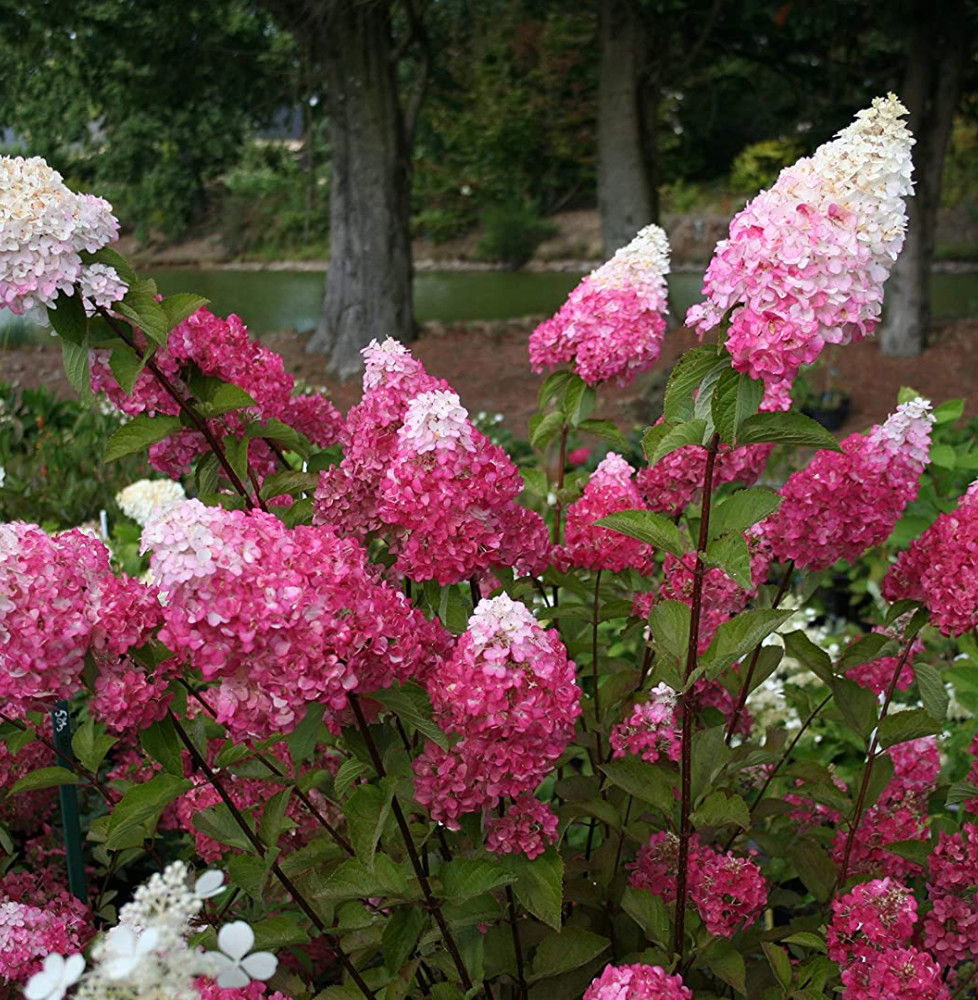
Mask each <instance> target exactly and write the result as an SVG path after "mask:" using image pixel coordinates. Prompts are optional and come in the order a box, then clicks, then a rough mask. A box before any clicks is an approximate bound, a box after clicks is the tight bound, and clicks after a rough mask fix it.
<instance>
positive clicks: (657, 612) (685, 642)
mask: <svg viewBox="0 0 978 1000" xmlns="http://www.w3.org/2000/svg"><path fill="white" fill-rule="evenodd" d="M690 617H691V612H690V608H689V605H688V604H684V603H683V602H682V601H657V602H656V603H655V604H653V605H652V610H651V612H650V613H649V628H650V629H651V632H652V644H653V647H654V649H655V654H656V658H657V663H658V665H659V666H662V665H663V664H665V665H666V666H667V667H668V666H669V665H671V666H672V667H673V668H674V670H673V672H674V674H675V675H676V676H677V678H678V676H679V675H681V673H682V669H683V664H684V663H685V662H686V656H687V653H688V651H689V629H690ZM677 682H678V681H677Z"/></svg>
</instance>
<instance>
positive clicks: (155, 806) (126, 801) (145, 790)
mask: <svg viewBox="0 0 978 1000" xmlns="http://www.w3.org/2000/svg"><path fill="white" fill-rule="evenodd" d="M192 787H193V782H192V781H190V780H189V779H187V778H178V777H176V775H173V774H167V773H165V772H162V773H160V774H156V775H154V776H153V777H152V778H150V779H149V781H145V782H143V783H142V784H139V785H133V786H132V788H130V789H129V790H128V791H127V792H126V794H125V795H123V796H122V798H121V799H120V800H119V802H117V803H116V805H115V808H114V809H113V810H112V815H111V816H110V817H109V825H108V828H107V834H106V840H105V844H106V847H108V848H109V849H110V850H112V849H114V848H117V847H121V846H123V843H124V841H125V839H126V836H127V834H129V833H130V832H132V831H135V830H139V829H141V828H142V827H144V826H146V825H149V827H150V829H151V830H152V829H155V828H156V823H157V822H158V821H159V818H160V814H161V813H162V812H163V810H164V809H165V808H166V807H167V806H168V805H169V804H170V803H171V802H172V801H173V800H174V799H175V798H177V797H178V796H180V795H182V794H183V793H184V792H186V791H188V790H189V789H190V788H192Z"/></svg>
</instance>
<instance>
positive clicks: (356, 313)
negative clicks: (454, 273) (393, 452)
mask: <svg viewBox="0 0 978 1000" xmlns="http://www.w3.org/2000/svg"><path fill="white" fill-rule="evenodd" d="M328 11H329V13H328V16H327V17H326V18H325V20H324V22H323V23H322V25H321V35H320V37H319V40H318V42H319V47H320V52H321V54H322V56H323V60H324V63H325V67H326V82H327V92H326V109H327V112H328V114H329V136H330V155H331V158H332V170H331V187H330V237H329V247H330V253H329V271H328V273H327V276H326V294H325V299H324V302H323V311H322V315H321V317H320V320H319V325H318V326H317V328H316V332H315V333H314V335H313V337H312V339H311V340H310V341H309V346H308V350H309V351H313V352H320V353H327V354H329V368H330V370H331V371H332V372H335V373H336V374H337V375H340V376H341V377H346V376H349V375H353V374H355V373H356V372H357V371H359V370H360V368H361V358H360V350H361V348H363V347H364V346H365V345H366V344H367V343H369V342H370V340H372V339H373V338H374V337H377V338H384V337H388V336H391V337H395V338H396V339H398V340H401V341H408V340H411V339H413V337H414V318H413V304H412V291H411V279H412V266H411V236H410V183H411V167H410V159H409V156H408V149H407V140H406V136H405V129H404V120H403V116H402V113H401V106H400V103H399V100H398V90H397V81H396V77H395V61H394V59H393V53H392V46H391V35H390V9H389V3H388V0H370V2H367V3H364V2H363V0H337V2H335V3H332V4H330V5H329V8H328Z"/></svg>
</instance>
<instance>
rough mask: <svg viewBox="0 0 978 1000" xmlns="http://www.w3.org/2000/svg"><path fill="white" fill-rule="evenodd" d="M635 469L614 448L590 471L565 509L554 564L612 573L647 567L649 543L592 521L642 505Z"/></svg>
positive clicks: (640, 569) (643, 569) (566, 567)
mask: <svg viewBox="0 0 978 1000" xmlns="http://www.w3.org/2000/svg"><path fill="white" fill-rule="evenodd" d="M634 475H635V470H634V469H633V468H632V467H631V465H629V463H628V462H627V461H626V460H625V459H624V458H622V457H621V455H618V454H616V453H615V452H613V451H612V452H609V453H608V454H607V455H606V456H605V458H604V459H602V461H601V464H600V465H598V467H597V468H596V469H595V470H594V472H593V473H592V474H591V478H590V479H589V480H588V483H587V485H586V486H585V487H584V492H583V493H582V494H581V496H580V497H579V498H578V499H577V500H575V501H574V503H572V504H571V505H570V507H569V508H568V509H567V523H566V527H565V530H564V544H563V545H562V546H559V547H558V548H557V549H555V550H554V564H555V565H556V566H557V567H558V568H559V569H563V570H567V569H570V568H571V567H573V566H579V567H582V568H584V569H591V570H610V571H611V572H613V573H618V572H621V570H624V569H627V568H629V567H631V568H634V569H637V570H639V572H643V571H647V570H648V569H649V567H650V562H651V559H652V547H651V546H650V545H647V544H645V543H644V542H640V541H638V540H637V539H635V538H629V537H628V536H627V535H622V534H620V533H619V532H617V531H611V530H610V529H609V528H601V527H598V526H597V525H596V523H595V522H597V521H599V520H601V518H603V517H606V516H607V515H608V514H617V513H618V512H619V511H622V510H639V509H642V508H644V507H645V504H644V502H643V501H642V497H641V494H640V493H639V492H638V487H637V486H636V485H635V482H634V479H633V477H634Z"/></svg>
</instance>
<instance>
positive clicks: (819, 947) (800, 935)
mask: <svg viewBox="0 0 978 1000" xmlns="http://www.w3.org/2000/svg"><path fill="white" fill-rule="evenodd" d="M781 940H782V941H783V942H784V944H797V945H800V946H801V947H802V948H811V949H813V950H814V951H820V952H823V953H824V952H826V951H828V946H827V945H826V943H825V939H824V938H822V937H820V936H819V935H818V934H812V933H811V932H810V931H798V932H797V933H795V934H789V935H788V936H787V937H786V938H782V939H781Z"/></svg>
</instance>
